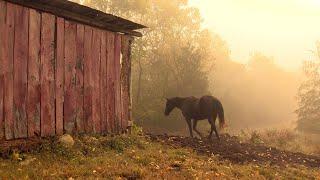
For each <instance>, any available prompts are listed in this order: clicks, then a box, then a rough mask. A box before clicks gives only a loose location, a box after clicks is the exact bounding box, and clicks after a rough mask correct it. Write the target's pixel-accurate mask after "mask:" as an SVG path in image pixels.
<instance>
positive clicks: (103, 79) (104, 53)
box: [100, 31, 108, 134]
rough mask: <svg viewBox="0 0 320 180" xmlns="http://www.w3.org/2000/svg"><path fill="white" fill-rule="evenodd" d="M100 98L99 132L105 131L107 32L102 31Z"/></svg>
mask: <svg viewBox="0 0 320 180" xmlns="http://www.w3.org/2000/svg"><path fill="white" fill-rule="evenodd" d="M100 52H101V54H100V56H101V57H100V59H101V66H100V99H101V132H102V133H103V134H106V133H107V132H108V131H107V95H108V94H107V32H106V31H103V32H102V35H101V50H100Z"/></svg>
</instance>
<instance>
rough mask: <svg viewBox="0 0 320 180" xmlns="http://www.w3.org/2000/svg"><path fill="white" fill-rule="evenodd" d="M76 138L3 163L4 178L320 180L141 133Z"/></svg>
mask: <svg viewBox="0 0 320 180" xmlns="http://www.w3.org/2000/svg"><path fill="white" fill-rule="evenodd" d="M75 139H76V144H75V146H74V147H73V148H69V149H68V148H65V147H63V146H61V145H60V144H59V143H49V142H48V143H47V144H44V145H43V146H42V147H40V148H39V149H37V151H35V152H32V153H27V154H20V153H18V152H15V153H13V154H12V156H11V158H9V159H0V179H68V178H74V179H96V178H106V179H164V178H165V179H213V178H216V179H320V173H319V171H318V170H317V169H307V168H305V167H287V168H279V167H277V166H270V165H263V166H262V165H256V164H246V165H239V164H232V163H230V162H228V161H221V160H218V157H216V156H210V157H208V156H205V155H198V154H197V153H195V152H194V151H193V150H192V149H187V148H177V149H176V148H172V147H170V146H166V145H163V144H161V143H156V142H151V141H150V140H148V139H146V138H145V137H144V136H139V135H132V136H117V137H91V136H84V137H76V138H75Z"/></svg>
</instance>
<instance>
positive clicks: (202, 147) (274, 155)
mask: <svg viewBox="0 0 320 180" xmlns="http://www.w3.org/2000/svg"><path fill="white" fill-rule="evenodd" d="M146 136H147V137H148V138H150V139H151V140H153V141H157V142H162V143H164V144H167V145H170V146H174V147H189V148H192V149H194V150H195V151H197V152H198V153H200V154H206V155H212V154H214V155H219V157H220V158H222V159H227V160H229V161H231V162H233V163H239V164H244V163H257V164H270V165H278V166H287V165H288V164H290V165H304V166H306V167H312V168H320V157H317V156H311V155H306V154H302V153H294V152H289V151H282V150H278V149H276V148H272V147H266V146H262V145H256V144H250V143H243V142H240V140H239V139H238V138H237V137H235V136H230V135H228V134H224V135H221V141H218V140H217V139H212V140H208V139H201V140H200V139H196V138H190V137H182V136H169V135H153V134H147V135H146Z"/></svg>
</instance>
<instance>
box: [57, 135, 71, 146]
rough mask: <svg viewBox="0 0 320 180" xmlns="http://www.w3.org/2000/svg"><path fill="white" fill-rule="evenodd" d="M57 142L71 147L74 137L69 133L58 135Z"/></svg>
mask: <svg viewBox="0 0 320 180" xmlns="http://www.w3.org/2000/svg"><path fill="white" fill-rule="evenodd" d="M59 142H60V143H61V144H62V145H63V146H65V147H72V146H73V145H74V139H73V138H72V136H71V135H69V134H64V135H62V136H60V138H59Z"/></svg>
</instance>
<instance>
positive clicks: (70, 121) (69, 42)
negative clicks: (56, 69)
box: [64, 21, 77, 133]
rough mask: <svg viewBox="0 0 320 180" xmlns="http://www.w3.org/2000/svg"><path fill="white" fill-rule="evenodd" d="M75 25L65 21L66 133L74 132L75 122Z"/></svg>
mask: <svg viewBox="0 0 320 180" xmlns="http://www.w3.org/2000/svg"><path fill="white" fill-rule="evenodd" d="M76 40H77V25H76V23H74V22H71V21H65V51H64V53H65V80H64V82H65V83H64V88H65V96H64V100H65V101H64V129H65V131H66V133H73V132H75V122H76V103H77V102H76V98H77V97H76V58H77V54H76V53H77V51H76V48H77V44H76V42H77V41H76Z"/></svg>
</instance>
